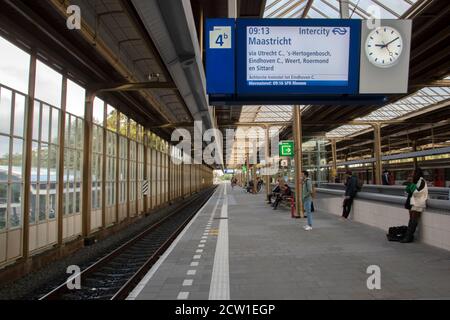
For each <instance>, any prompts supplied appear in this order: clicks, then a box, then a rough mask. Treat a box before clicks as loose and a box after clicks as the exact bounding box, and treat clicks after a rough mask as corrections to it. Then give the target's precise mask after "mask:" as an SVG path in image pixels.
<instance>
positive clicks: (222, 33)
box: [209, 27, 231, 49]
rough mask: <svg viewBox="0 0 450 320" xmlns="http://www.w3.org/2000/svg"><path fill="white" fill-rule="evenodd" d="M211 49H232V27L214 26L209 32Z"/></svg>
mask: <svg viewBox="0 0 450 320" xmlns="http://www.w3.org/2000/svg"><path fill="white" fill-rule="evenodd" d="M209 48H210V49H231V27H214V30H212V31H210V32H209Z"/></svg>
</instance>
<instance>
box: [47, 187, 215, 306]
mask: <svg viewBox="0 0 450 320" xmlns="http://www.w3.org/2000/svg"><path fill="white" fill-rule="evenodd" d="M213 192H214V189H210V190H207V191H204V192H201V193H199V194H197V195H195V196H193V197H192V199H190V200H188V201H187V202H186V203H184V204H182V205H181V206H180V207H178V208H177V209H176V210H175V211H174V212H173V213H172V214H170V215H169V216H167V217H165V218H163V219H161V220H159V221H158V222H156V223H154V224H153V225H151V226H150V227H148V228H147V229H146V230H144V231H143V232H141V233H140V234H139V235H137V236H136V237H134V238H133V239H131V240H129V241H128V242H126V243H124V244H123V245H122V246H120V247H119V248H117V249H115V250H114V251H112V252H111V253H109V254H107V255H106V256H104V257H103V258H101V259H100V260H98V261H97V262H95V263H93V264H92V265H90V266H89V267H87V268H85V269H84V270H83V271H82V272H81V273H80V274H79V277H80V279H79V280H80V282H81V288H80V289H72V290H70V289H69V288H68V286H67V284H68V282H69V281H66V282H64V283H62V284H61V285H59V286H58V287H56V288H55V289H53V290H52V291H50V292H49V293H47V294H45V295H44V296H42V297H41V298H40V299H39V300H124V299H126V297H127V296H128V294H129V293H130V292H131V291H132V290H133V289H134V288H135V286H136V285H137V284H138V283H139V281H140V280H141V279H142V278H143V277H144V276H145V274H146V273H147V272H148V270H149V269H150V268H151V267H152V265H153V264H154V263H155V262H156V261H157V260H158V258H159V257H160V256H161V255H162V254H163V253H164V251H165V250H166V249H167V248H168V247H169V246H170V244H171V243H172V242H173V241H174V240H175V238H176V237H177V236H178V234H179V233H180V232H181V231H182V230H183V229H184V228H185V226H186V225H187V224H188V223H189V221H190V220H191V219H192V218H193V217H194V215H195V214H196V213H197V212H198V210H200V208H201V207H202V206H203V205H204V204H205V203H206V201H207V200H208V199H209V198H210V196H211V195H212V194H213ZM71 280H73V279H71Z"/></svg>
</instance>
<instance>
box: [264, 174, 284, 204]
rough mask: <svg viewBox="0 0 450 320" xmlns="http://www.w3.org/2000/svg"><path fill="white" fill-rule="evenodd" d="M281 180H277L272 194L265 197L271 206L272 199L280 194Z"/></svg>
mask: <svg viewBox="0 0 450 320" xmlns="http://www.w3.org/2000/svg"><path fill="white" fill-rule="evenodd" d="M281 186H282V184H281V180H280V179H277V184H276V186H275V188H273V189H272V192H271V193H270V194H268V195H267V203H268V204H272V197H274V196H277V195H278V194H279V193H280V192H281Z"/></svg>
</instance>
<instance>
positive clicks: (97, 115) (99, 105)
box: [92, 98, 105, 127]
mask: <svg viewBox="0 0 450 320" xmlns="http://www.w3.org/2000/svg"><path fill="white" fill-rule="evenodd" d="M104 112H105V103H104V102H103V101H102V100H101V99H99V98H95V99H94V110H93V119H92V120H93V122H94V123H95V124H98V125H99V126H102V127H103V126H104V121H105V114H104Z"/></svg>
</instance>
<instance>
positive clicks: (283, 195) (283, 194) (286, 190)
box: [273, 184, 292, 210]
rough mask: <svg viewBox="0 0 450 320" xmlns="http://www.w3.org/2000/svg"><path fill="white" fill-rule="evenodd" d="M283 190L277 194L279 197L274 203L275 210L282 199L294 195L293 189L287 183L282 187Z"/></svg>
mask: <svg viewBox="0 0 450 320" xmlns="http://www.w3.org/2000/svg"><path fill="white" fill-rule="evenodd" d="M281 190H282V192H281V193H280V194H278V195H277V199H276V200H275V203H274V204H273V210H276V209H277V207H278V205H279V204H280V202H281V200H283V199H286V198H287V197H290V196H292V190H291V187H289V186H288V185H287V184H285V185H284V186H283V187H282V188H281Z"/></svg>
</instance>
